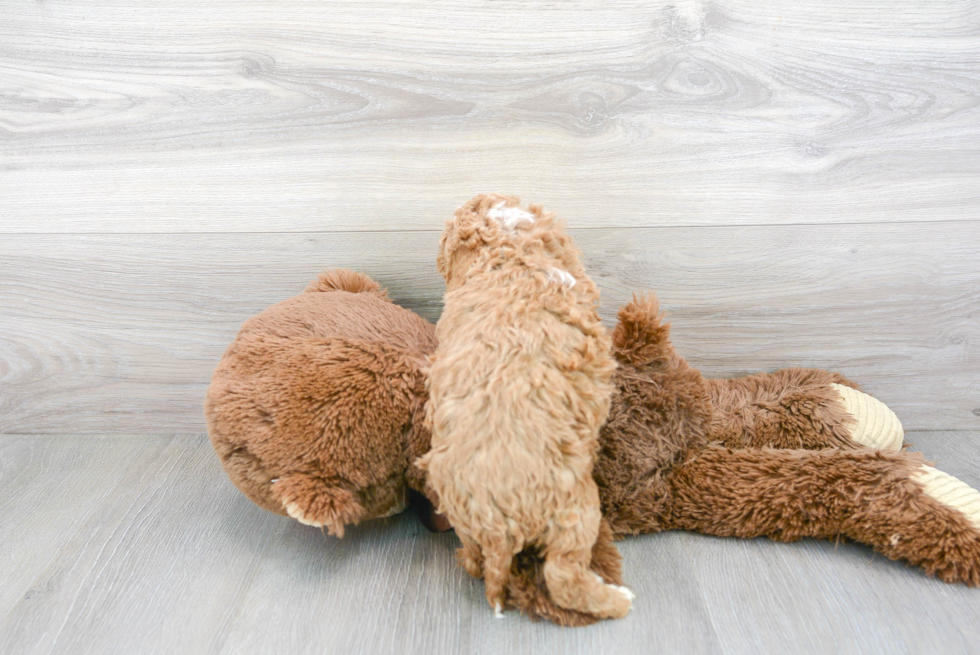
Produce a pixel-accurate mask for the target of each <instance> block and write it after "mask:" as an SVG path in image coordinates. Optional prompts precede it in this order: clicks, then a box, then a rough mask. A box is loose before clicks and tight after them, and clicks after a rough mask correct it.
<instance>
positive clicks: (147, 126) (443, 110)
mask: <svg viewBox="0 0 980 655" xmlns="http://www.w3.org/2000/svg"><path fill="white" fill-rule="evenodd" d="M977 25H980V5H978V4H977V3H975V2H964V1H960V0H941V1H937V2H929V3H906V4H905V5H902V6H896V5H895V4H894V3H893V2H884V1H883V0H868V1H867V2H861V3H852V2H843V1H835V2H811V1H806V2H789V1H782V0H778V1H773V2H765V3H761V4H760V3H757V2H752V1H750V0H717V1H713V2H701V1H699V0H677V1H672V2H667V1H666V0H648V1H641V0H615V1H611V2H599V1H591V2H590V1H583V2H574V3H561V4H554V3H527V2H519V1H517V0H501V1H495V2H485V1H478V2H471V3H464V4H460V3H457V2H454V1H452V0H436V1H434V2H426V3H411V2H397V1H388V0H365V1H364V2H330V3H318V2H308V1H302V0H287V1H283V2H276V3H275V4H274V5H264V4H256V3H254V2H248V1H247V0H223V1H222V2H216V1H214V0H195V1H191V0H180V1H178V2H166V3H142V4H140V5H139V6H138V7H136V6H134V5H132V4H131V3H126V2H122V0H108V1H100V2H95V0H79V1H78V2H64V1H62V0H54V1H48V2H44V3H36V2H29V1H27V0H10V1H9V2H4V3H3V7H2V9H0V432H5V431H8V432H9V431H20V432H32V433H52V432H63V431H73V432H131V431H139V432H145V431H150V432H169V431H173V430H179V431H185V430H200V429H201V427H202V423H201V417H200V402H201V396H202V394H203V389H204V385H205V384H206V382H207V378H208V376H209V374H210V371H211V368H212V366H213V364H214V362H215V361H216V359H217V358H218V356H219V355H220V352H221V350H222V349H223V347H224V345H225V344H227V342H228V341H229V340H230V339H231V337H232V335H233V334H234V331H235V329H236V328H237V326H238V325H239V324H240V323H241V321H242V320H243V319H244V318H246V317H247V316H249V315H251V314H254V313H255V312H257V311H260V310H261V309H262V308H263V307H265V306H267V305H269V304H271V303H272V302H275V301H277V300H280V299H282V298H285V297H288V296H289V295H292V294H293V293H296V292H297V291H298V290H299V289H300V288H301V287H302V285H303V284H304V283H305V281H306V280H307V279H309V278H310V277H311V276H312V275H313V274H314V273H315V272H316V271H317V270H319V269H321V268H324V267H327V266H334V265H348V266H352V267H354V268H357V269H360V270H364V271H366V272H369V273H371V274H374V275H377V276H378V277H379V278H380V279H381V280H382V281H383V282H385V283H386V284H388V285H389V286H391V287H392V289H393V291H394V293H395V296H396V297H397V298H398V299H399V300H400V301H401V302H403V303H405V304H407V305H409V306H410V307H412V308H414V309H418V310H420V311H421V312H422V313H423V314H424V315H425V316H427V317H428V318H431V319H434V318H435V317H437V316H438V312H439V301H438V297H439V293H440V286H439V282H438V279H437V278H436V276H435V273H434V271H433V267H432V265H431V263H432V247H433V245H434V241H435V234H434V232H433V230H435V229H438V226H439V225H440V223H441V222H442V220H443V219H444V218H446V217H447V216H449V215H450V213H451V212H452V210H453V208H455V207H456V206H457V205H458V204H459V203H460V202H462V201H464V200H465V199H466V198H468V197H469V196H471V195H472V194H474V193H477V192H480V191H488V190H499V191H507V192H513V193H517V194H520V195H522V196H524V197H525V198H527V199H530V200H534V201H539V202H542V203H544V204H546V205H547V206H549V207H551V208H555V209H557V210H559V211H560V212H561V213H562V214H563V215H564V216H566V217H567V218H568V219H569V221H570V223H571V224H572V225H573V226H574V227H575V228H577V229H579V230H582V232H581V233H580V234H581V236H580V242H581V244H582V247H583V249H584V250H585V251H586V254H587V257H588V259H589V264H590V267H591V270H592V271H593V273H594V274H595V276H596V277H597V278H598V280H599V282H600V285H601V286H602V287H603V290H604V292H605V296H604V297H605V300H606V305H605V310H604V311H605V312H606V316H607V318H608V317H611V316H612V310H613V309H614V308H615V307H616V305H618V304H620V303H622V302H623V301H624V300H625V299H626V298H628V297H629V294H630V293H631V292H632V291H633V290H636V289H641V288H654V289H656V290H658V291H659V293H660V294H661V296H662V297H663V299H664V303H665V306H666V307H667V308H668V309H669V310H671V312H672V315H673V319H674V321H675V325H676V328H677V329H676V332H677V343H678V345H679V346H680V347H681V348H682V349H683V350H684V352H685V353H686V354H688V355H689V356H690V357H691V359H692V360H693V361H694V362H695V363H696V364H697V365H699V366H701V367H702V368H704V369H705V371H707V372H708V373H710V374H712V375H731V374H737V373H744V372H749V371H755V370H769V369H774V368H778V367H783V366H789V365H794V364H798V365H807V366H820V367H828V368H837V369H840V370H842V371H844V372H845V373H847V374H849V375H851V376H852V377H854V378H856V379H858V380H860V381H862V382H865V383H866V384H867V386H868V388H869V390H871V391H873V392H874V393H876V394H878V395H880V396H881V397H882V398H883V399H885V400H886V401H887V402H889V403H890V404H892V405H893V406H894V407H895V408H896V409H898V410H899V412H900V414H901V415H902V418H903V419H905V421H906V424H907V425H908V426H909V427H911V428H921V429H941V428H955V429H975V428H976V427H977V426H978V424H980V396H977V392H976V391H975V390H976V389H977V388H980V384H978V383H980V361H978V357H980V356H978V354H977V346H976V344H977V343H980V340H978V339H980V338H978V337H977V321H978V318H977V317H978V315H980V314H978V312H980V310H978V309H977V303H978V302H980V296H978V280H980V258H978V257H977V256H976V255H977V253H976V247H975V245H974V244H976V243H977V241H978V238H977V237H978V229H980V228H978V225H980V193H978V188H980V187H978V185H977V180H978V179H980V148H978V147H977V144H978V143H980V29H978V28H977ZM631 230H632V231H631ZM852 251H853V252H852Z"/></svg>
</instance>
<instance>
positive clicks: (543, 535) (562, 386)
mask: <svg viewBox="0 0 980 655" xmlns="http://www.w3.org/2000/svg"><path fill="white" fill-rule="evenodd" d="M580 260H581V257H580V254H579V252H578V250H577V249H576V248H575V246H574V245H573V244H572V240H571V238H570V237H568V235H566V234H565V233H564V231H563V229H562V225H561V224H560V223H559V222H558V221H557V219H556V217H555V214H554V213H551V212H548V213H545V212H543V211H542V210H541V208H540V207H536V206H532V207H531V208H530V209H529V210H524V209H521V208H520V206H519V201H518V200H517V199H516V198H509V197H505V196H497V195H481V196H477V197H476V198H474V199H473V200H471V201H469V202H468V203H466V204H465V205H464V206H462V207H460V208H459V209H458V210H457V211H456V214H455V216H454V218H453V219H452V220H450V221H447V222H446V227H445V230H444V231H443V234H442V239H441V240H440V252H439V258H438V266H439V271H440V272H441V273H442V275H443V277H445V278H446V297H445V307H444V309H443V313H442V318H441V319H440V320H439V323H438V325H437V327H436V335H437V339H438V342H439V345H438V347H437V349H436V352H435V355H434V356H433V359H432V366H431V368H430V371H429V378H428V387H429V393H430V400H429V404H428V407H427V414H426V421H427V422H428V424H429V426H430V428H431V430H432V450H431V451H430V452H429V453H428V454H427V455H426V456H424V457H423V458H421V459H420V460H419V466H420V467H422V468H424V469H426V470H427V472H428V483H429V486H430V490H431V491H433V492H435V495H436V497H437V498H438V500H439V510H440V511H441V512H442V513H444V514H446V515H447V516H448V517H449V520H450V521H451V522H452V524H453V526H455V528H456V533H457V534H458V535H459V538H460V540H461V541H462V542H463V547H462V548H461V549H460V551H459V558H460V562H461V563H462V564H463V566H464V567H465V568H466V570H467V571H468V572H469V573H470V574H471V575H474V576H476V577H480V576H481V575H482V577H483V578H484V580H485V583H486V594H487V600H488V601H489V602H490V605H491V606H492V607H493V608H494V611H495V613H496V614H497V616H501V615H502V614H501V612H502V608H503V605H504V599H505V589H506V586H507V580H508V576H509V572H510V569H511V560H512V559H513V557H514V556H515V555H516V554H517V553H519V552H521V550H522V549H524V547H525V546H530V545H535V546H538V547H539V548H540V550H541V552H542V553H543V554H544V558H545V563H544V567H543V574H544V578H545V584H546V585H547V587H548V591H549V593H550V595H551V598H552V599H553V600H554V602H555V603H556V604H558V605H560V606H562V607H565V608H568V609H573V610H577V611H580V612H585V613H588V614H591V615H593V616H596V617H600V618H618V617H622V616H624V615H626V613H627V612H629V609H630V604H631V600H632V597H633V596H632V593H631V592H630V591H629V590H628V589H626V588H624V587H618V586H615V585H608V584H605V583H604V582H603V581H602V580H601V579H600V578H599V577H598V576H596V575H594V574H593V573H592V572H591V571H590V570H589V561H590V559H591V549H592V545H593V544H594V543H595V541H596V538H597V535H598V532H599V522H600V519H601V514H600V505H599V493H598V488H597V487H596V484H595V482H594V481H593V479H592V466H593V462H594V460H595V454H596V448H597V443H598V434H599V428H600V427H601V426H602V424H603V422H605V420H606V415H607V414H608V412H609V403H610V397H611V394H612V386H611V383H610V380H611V376H612V373H613V370H614V368H615V363H614V360H613V358H612V356H611V354H610V350H611V340H610V338H609V336H608V335H607V334H606V331H605V329H604V328H603V326H602V323H601V322H600V320H599V317H598V315H597V314H596V311H595V306H596V304H597V302H598V292H597V290H596V287H595V284H593V282H592V280H590V279H589V278H588V277H587V276H586V275H585V271H584V269H583V268H582V263H581V261H580Z"/></svg>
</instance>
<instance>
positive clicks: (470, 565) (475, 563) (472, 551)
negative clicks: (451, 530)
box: [456, 534, 483, 578]
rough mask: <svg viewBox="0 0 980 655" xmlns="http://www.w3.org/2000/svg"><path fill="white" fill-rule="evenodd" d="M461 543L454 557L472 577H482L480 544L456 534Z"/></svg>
mask: <svg viewBox="0 0 980 655" xmlns="http://www.w3.org/2000/svg"><path fill="white" fill-rule="evenodd" d="M458 536H459V540H460V541H461V542H463V545H462V546H461V547H460V548H459V550H457V551H456V559H457V560H458V561H459V563H460V565H461V566H462V567H463V568H464V569H466V572H467V573H469V574H470V575H472V576H473V577H474V578H482V577H483V553H482V552H480V546H479V545H478V544H477V543H476V542H475V541H473V539H471V538H470V537H467V536H464V535H462V534H460V535H458Z"/></svg>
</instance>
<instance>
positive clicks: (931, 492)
mask: <svg viewBox="0 0 980 655" xmlns="http://www.w3.org/2000/svg"><path fill="white" fill-rule="evenodd" d="M911 477H912V479H913V480H915V481H916V482H918V483H919V484H921V485H922V491H923V492H925V494H926V495H927V496H932V497H933V498H935V499H936V500H938V501H939V502H941V503H942V504H943V505H946V506H947V507H952V508H953V509H956V510H959V511H960V512H962V513H963V516H965V517H966V520H967V521H969V522H970V523H971V524H973V527H975V528H976V529H978V530H980V491H977V490H976V489H974V488H973V487H971V486H970V485H968V484H966V483H965V482H962V481H961V480H959V479H957V478H954V477H953V476H952V475H949V474H948V473H943V472H942V471H940V470H938V469H934V468H932V467H931V466H920V467H919V468H918V469H916V470H915V471H914V472H913V473H912V476H911Z"/></svg>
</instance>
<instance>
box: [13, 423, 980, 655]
mask: <svg viewBox="0 0 980 655" xmlns="http://www.w3.org/2000/svg"><path fill="white" fill-rule="evenodd" d="M909 438H910V440H911V441H913V442H914V443H915V444H916V447H917V448H918V449H920V450H922V451H923V452H924V453H925V454H926V455H927V457H928V458H930V459H933V460H935V461H937V463H938V466H939V467H940V468H942V469H944V470H946V471H948V472H950V473H952V474H954V475H957V476H959V477H960V478H961V479H963V480H964V481H966V482H968V483H970V484H972V485H973V486H980V447H978V443H980V434H978V433H966V432H933V433H914V434H910V435H909ZM0 526H2V531H0V562H2V566H0V653H4V654H7V653H11V654H13V653H16V654H18V655H19V654H22V653H23V654H29V653H71V654H82V653H127V654H129V653H132V654H137V653H290V654H299V653H345V654H348V653H387V652H397V653H399V654H400V655H408V654H409V653H508V654H510V653H514V654H517V653H552V652H564V653H590V654H591V653H606V652H608V653H631V652H658V653H660V652H663V653H678V652H684V653H716V652H723V653H761V652H813V653H851V652H853V653H878V652H881V653H885V652H887V653H927V652H943V653H970V652H974V653H975V652H977V651H978V649H980V590H977V589H970V588H967V587H963V586H956V585H947V584H944V583H941V582H938V581H936V580H934V579H930V578H928V577H926V576H925V575H923V574H922V573H921V572H919V571H918V570H917V569H913V568H909V567H907V566H905V565H904V564H901V563H897V562H892V561H889V560H887V559H884V558H883V557H881V556H878V555H876V554H874V553H873V552H872V551H871V550H870V549H869V548H866V547H864V546H861V545H858V544H853V543H838V544H835V543H831V542H826V541H813V540H805V541H801V542H798V543H794V544H776V543H772V542H769V541H767V540H765V539H757V540H735V539H717V538H711V537H704V536H700V535H696V534H689V533H682V532H672V533H664V534H658V535H647V536H642V537H635V538H630V539H627V540H624V541H623V542H621V543H620V547H621V551H622V553H623V557H624V559H625V562H624V564H625V572H626V577H627V581H628V584H629V585H630V586H632V587H633V588H634V589H635V590H636V592H637V600H636V603H635V609H634V610H633V612H632V613H631V614H630V616H629V617H628V618H626V619H624V620H621V621H613V622H605V623H602V624H599V625H596V626H592V627H589V628H582V629H561V628H558V627H556V626H554V625H551V624H548V623H533V622H531V621H529V620H528V619H527V618H526V617H523V616H520V615H518V614H517V613H513V612H512V613H509V614H508V615H507V617H506V619H505V620H502V621H497V620H494V618H493V614H492V612H491V611H490V609H489V608H488V607H487V605H486V602H485V600H484V598H483V590H482V584H481V583H480V582H479V581H477V580H473V579H470V578H468V577H467V576H466V575H465V573H464V572H463V571H462V570H461V569H460V568H459V567H458V566H457V565H456V563H455V559H454V555H453V550H454V548H455V546H456V539H455V537H454V536H453V535H452V534H451V533H450V534H441V535H434V534H430V533H428V532H427V531H426V530H425V529H424V528H422V527H421V525H420V524H419V523H418V522H417V520H416V517H415V516H414V515H413V513H412V512H411V511H409V512H406V513H405V514H402V515H400V516H397V517H394V518H391V519H388V520H384V521H376V522H372V523H369V524H365V525H363V526H360V527H358V528H356V529H354V530H351V531H350V533H349V534H348V536H347V537H345V538H344V539H343V540H337V539H334V538H331V537H324V536H323V535H322V534H321V533H320V532H319V531H318V530H315V529H312V528H307V527H305V526H302V525H300V524H299V523H297V522H295V521H292V520H290V519H286V518H282V517H279V516H276V515H274V514H271V513H269V512H266V511H263V510H261V509H259V508H258V507H256V506H254V505H252V504H251V503H250V502H249V501H248V500H246V499H245V497H244V496H242V495H241V494H239V493H238V491H236V490H235V489H234V487H233V486H232V485H231V484H230V483H229V482H228V480H227V479H226V478H225V477H224V474H223V473H222V471H221V468H220V466H219V464H218V461H217V459H216V457H215V456H214V454H213V452H212V451H211V448H210V445H209V444H208V441H207V439H206V437H204V436H202V435H177V436H135V435H128V436H119V437H116V436H107V437H95V436H91V435H88V436H84V437H72V436H52V437H46V436H45V437H39V436H23V437H21V436H4V437H0Z"/></svg>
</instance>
